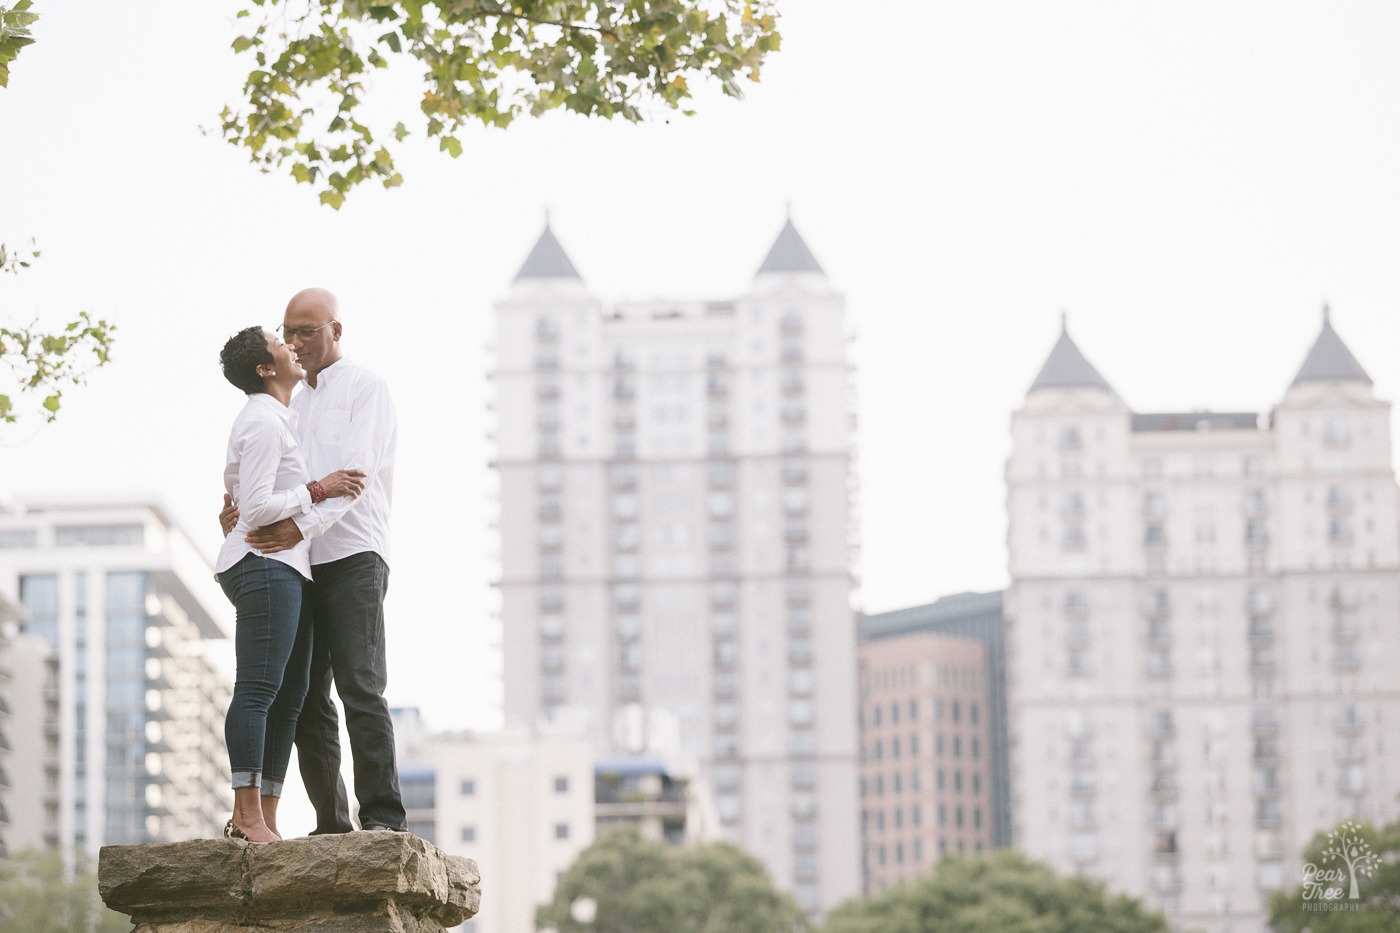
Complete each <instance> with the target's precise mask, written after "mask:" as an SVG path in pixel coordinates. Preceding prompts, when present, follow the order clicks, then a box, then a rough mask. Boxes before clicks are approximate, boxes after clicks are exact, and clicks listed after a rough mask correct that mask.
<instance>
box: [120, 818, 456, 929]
mask: <svg viewBox="0 0 1400 933" xmlns="http://www.w3.org/2000/svg"><path fill="white" fill-rule="evenodd" d="M97 882H98V883H97V886H98V891H99V892H100V893H101V895H102V900H103V901H104V902H105V903H106V904H107V906H108V907H110V908H112V909H113V910H115V911H119V912H120V913H124V914H127V915H128V916H130V917H131V920H132V923H134V924H135V930H134V931H133V933H254V931H257V933H262V931H266V933H272V931H277V933H284V931H293V930H294V931H298V933H441V931H443V930H444V929H446V928H448V927H453V926H456V925H457V924H459V923H462V922H463V921H465V920H467V919H469V918H470V917H472V916H474V915H475V914H476V911H477V907H478V905H479V904H480V903H481V875H480V873H479V872H478V871H477V867H476V863H475V862H473V861H472V860H471V859H466V858H461V857H458V856H452V855H447V854H446V853H444V852H443V851H442V850H440V849H438V848H437V847H436V846H434V845H432V844H431V843H428V842H424V841H423V840H422V839H419V838H418V837H417V836H412V835H409V834H407V833H390V832H358V833H348V834H346V835H341V836H311V837H308V838H305V839H287V840H284V841H282V842H273V843H268V844H267V845H252V844H250V843H247V842H235V841H232V840H226V839H196V840H193V841H190V842H174V843H167V844H163V845H141V846H106V847H105V848H103V849H102V851H101V853H100V854H99V856H98V864H97Z"/></svg>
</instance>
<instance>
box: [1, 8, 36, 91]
mask: <svg viewBox="0 0 1400 933" xmlns="http://www.w3.org/2000/svg"><path fill="white" fill-rule="evenodd" d="M33 5H34V4H33V3H32V0H19V2H18V3H16V4H15V5H14V6H9V7H7V6H5V5H4V4H3V3H0V87H9V85H10V62H12V61H14V60H15V56H16V55H18V54H19V50H20V49H22V48H24V47H25V46H26V45H33V43H34V37H33V36H32V35H30V33H29V27H30V26H33V25H34V22H35V20H37V19H38V18H39V14H38V13H33V12H30V9H29V8H30V7H31V6H33Z"/></svg>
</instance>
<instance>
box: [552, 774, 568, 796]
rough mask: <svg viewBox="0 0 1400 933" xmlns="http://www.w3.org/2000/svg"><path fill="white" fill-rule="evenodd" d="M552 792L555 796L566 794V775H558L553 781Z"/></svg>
mask: <svg viewBox="0 0 1400 933" xmlns="http://www.w3.org/2000/svg"><path fill="white" fill-rule="evenodd" d="M554 792H555V793H556V794H567V793H568V792H569V778H568V776H567V775H563V774H561V775H559V776H558V777H556V778H555V779H554Z"/></svg>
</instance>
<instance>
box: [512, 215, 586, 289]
mask: <svg viewBox="0 0 1400 933" xmlns="http://www.w3.org/2000/svg"><path fill="white" fill-rule="evenodd" d="M579 278H580V276H579V274H578V270H576V269H575V268H574V264H573V263H572V262H569V256H568V254H567V253H565V252H564V247H562V246H560V245H559V240H558V239H556V238H555V236H554V231H553V230H551V229H549V222H548V221H545V225H544V232H543V233H541V234H540V238H539V239H538V240H536V241H535V248H534V249H532V250H530V255H528V256H526V257H525V263H524V265H522V266H521V267H520V271H519V272H517V273H515V280H516V281H517V282H518V281H520V280H521V279H579Z"/></svg>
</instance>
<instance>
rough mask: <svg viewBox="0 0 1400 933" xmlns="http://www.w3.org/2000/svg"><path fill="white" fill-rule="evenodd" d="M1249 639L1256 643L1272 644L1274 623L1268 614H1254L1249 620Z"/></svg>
mask: <svg viewBox="0 0 1400 933" xmlns="http://www.w3.org/2000/svg"><path fill="white" fill-rule="evenodd" d="M1249 640H1250V641H1251V642H1253V643H1254V644H1256V645H1268V644H1272V643H1273V640H1274V623H1273V620H1272V619H1270V618H1269V617H1268V616H1254V617H1253V618H1251V619H1250V620H1249Z"/></svg>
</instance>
